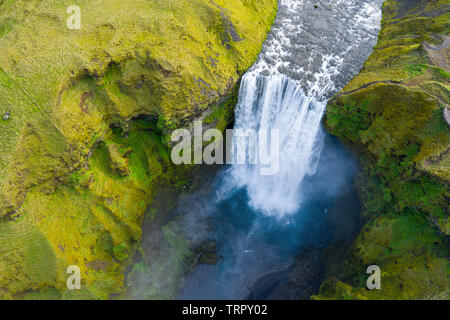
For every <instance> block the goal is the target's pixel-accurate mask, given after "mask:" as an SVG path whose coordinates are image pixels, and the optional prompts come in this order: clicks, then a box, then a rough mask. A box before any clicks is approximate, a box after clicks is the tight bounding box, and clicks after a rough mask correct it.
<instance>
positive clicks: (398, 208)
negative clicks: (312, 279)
mask: <svg viewBox="0 0 450 320" xmlns="http://www.w3.org/2000/svg"><path fill="white" fill-rule="evenodd" d="M449 21H450V13H449V12H448V1H406V0H387V1H386V2H385V3H384V7H383V21H382V30H381V32H380V35H379V39H378V43H377V45H376V47H375V49H374V52H373V53H372V55H371V56H370V58H369V59H368V61H367V62H366V63H365V65H364V68H363V69H362V70H361V72H360V74H359V75H357V76H356V77H355V78H354V79H353V80H352V81H351V82H350V83H349V84H348V85H347V86H346V88H344V89H343V90H342V92H341V93H339V94H338V95H337V96H336V97H335V98H334V99H333V100H331V101H330V103H329V105H328V109H327V112H326V117H325V119H324V124H325V126H326V127H327V129H328V130H329V132H331V133H332V134H334V135H336V136H338V137H340V138H341V140H342V141H344V143H346V144H347V145H348V146H349V147H350V148H351V149H353V150H354V151H355V153H356V154H357V155H358V157H359V159H360V162H361V165H362V172H361V174H360V176H359V178H358V186H359V189H360V192H361V198H362V201H363V206H364V210H363V217H362V219H363V223H365V225H364V227H363V228H362V230H361V232H360V234H359V236H358V237H357V239H356V240H355V241H354V243H353V245H352V246H351V247H350V248H349V250H348V251H346V252H342V254H341V256H344V258H343V261H330V264H331V265H330V268H329V269H328V271H327V273H328V275H329V276H330V278H328V279H327V280H326V281H325V282H324V283H323V285H322V287H321V290H320V294H319V295H318V296H314V297H313V298H317V299H354V298H358V299H425V298H429V299H445V298H448V294H449V292H448V285H447V283H448V282H447V281H448V277H449V274H450V273H449V270H450V269H449V263H448V254H449V251H448V242H447V239H448V238H447V237H448V234H449V221H448V215H449V212H448V209H449V208H448V203H449V179H450V159H449V157H448V154H449V145H450V134H449V127H448V126H447V124H446V123H445V121H444V118H443V116H442V112H443V108H445V105H447V106H448V105H449V104H450V91H449V89H450V88H449V70H448V69H447V70H444V69H443V68H440V67H438V66H436V65H433V63H432V61H431V59H430V57H429V56H428V54H427V52H426V50H425V49H424V47H423V45H422V44H423V42H424V41H427V42H428V43H435V44H437V43H439V42H441V41H442V37H443V36H445V35H447V36H448V32H449V30H450V22H449ZM446 54H447V57H448V49H447V53H446ZM447 66H448V65H447ZM374 81H381V82H380V83H373V82H374ZM372 264H376V265H379V266H380V268H381V272H382V288H381V290H373V291H369V290H367V289H366V279H367V277H368V275H367V274H366V268H367V267H368V266H369V265H372Z"/></svg>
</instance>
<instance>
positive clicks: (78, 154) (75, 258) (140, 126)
mask: <svg viewBox="0 0 450 320" xmlns="http://www.w3.org/2000/svg"><path fill="white" fill-rule="evenodd" d="M73 4H76V5H78V6H80V8H81V11H82V16H81V18H82V25H81V30H69V29H67V28H66V19H67V17H68V14H66V8H67V7H68V6H69V5H73ZM275 13H276V1H275V0H233V1H223V0H215V1H211V0H164V1H157V0H129V1H124V0H109V1H102V0H95V1H87V0H85V1H83V0H79V1H75V2H73V1H39V0H31V1H29V0H27V1H25V0H4V1H0V52H1V55H0V113H1V114H2V115H3V114H4V113H5V112H6V111H10V112H11V118H10V119H9V120H0V135H1V138H2V139H1V142H0V298H39V297H40V298H108V297H112V296H118V297H121V296H123V293H124V290H123V270H124V265H125V262H126V261H127V258H128V256H129V255H130V253H131V251H132V248H133V244H135V243H136V242H137V241H138V240H139V239H140V237H141V227H140V223H141V220H142V216H143V213H144V212H145V210H146V208H147V207H148V205H149V203H150V202H151V199H152V195H153V194H154V192H155V190H156V189H158V188H161V187H164V185H168V184H170V185H172V186H173V187H175V188H176V187H181V186H184V185H186V184H188V183H189V176H188V174H187V173H186V171H185V170H184V168H178V167H174V166H172V165H171V163H170V161H169V158H168V155H169V152H168V150H167V145H166V143H165V139H166V133H167V132H169V129H170V128H173V127H179V126H182V125H187V124H188V123H189V122H190V121H191V120H192V119H194V118H197V117H200V116H202V114H204V113H205V111H208V110H209V109H210V108H209V107H210V106H214V108H213V113H212V115H210V116H209V117H208V119H209V122H214V120H215V119H214V117H215V116H218V117H222V118H219V119H216V120H217V121H218V126H220V127H223V126H224V123H223V122H224V121H226V120H224V119H226V117H227V115H226V113H225V112H220V109H221V108H223V109H226V110H228V109H229V108H228V106H227V103H224V104H222V105H219V106H216V104H217V103H218V101H219V99H220V100H224V99H221V98H222V97H225V96H227V95H230V94H232V93H233V89H234V88H235V86H236V83H237V81H238V79H239V77H240V75H241V74H242V73H243V72H244V71H245V70H246V69H247V68H248V67H249V66H250V65H251V64H252V63H253V61H254V60H255V58H256V56H257V54H258V52H259V50H260V47H261V44H262V42H263V41H264V39H265V36H266V33H267V32H268V30H269V28H270V25H271V23H272V21H273V19H274V17H275ZM144 116H145V117H144ZM137 117H140V118H137ZM72 264H75V265H78V266H80V268H81V271H82V284H83V290H81V291H69V290H66V289H65V278H66V274H65V270H66V268H67V266H69V265H72Z"/></svg>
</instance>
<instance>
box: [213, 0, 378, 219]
mask: <svg viewBox="0 0 450 320" xmlns="http://www.w3.org/2000/svg"><path fill="white" fill-rule="evenodd" d="M382 2H383V1H382V0H323V1H314V2H311V1H306V0H281V1H280V3H279V12H278V17H277V19H276V21H275V24H274V26H273V28H272V31H271V33H270V35H269V37H268V39H267V41H266V43H265V44H264V46H263V49H262V52H261V54H260V56H259V58H258V60H257V62H256V63H255V65H254V66H253V67H252V68H251V70H249V71H248V72H247V73H246V74H245V75H244V77H243V79H242V83H241V88H240V93H239V102H238V105H237V108H236V112H235V116H236V121H235V128H236V129H244V130H245V129H254V130H259V129H279V132H280V152H279V154H280V170H279V172H278V173H277V174H276V175H273V176H262V175H260V170H259V167H258V166H254V165H234V166H232V167H231V168H230V169H229V171H228V172H227V175H226V179H225V181H224V182H223V186H224V189H223V190H219V193H221V194H227V195H229V194H230V191H231V190H238V189H241V188H246V190H247V193H248V197H249V205H250V206H251V207H252V208H253V209H254V210H257V211H260V212H263V213H264V214H266V215H270V216H275V217H277V218H282V217H284V216H285V215H288V214H292V213H295V212H297V211H298V210H299V208H300V207H301V203H302V190H301V186H302V182H303V180H304V178H305V177H306V176H307V175H312V174H314V173H315V171H316V170H315V168H316V165H317V162H318V159H319V157H320V151H321V149H322V145H323V139H322V138H323V132H322V129H321V127H320V121H321V119H322V116H323V113H324V111H325V107H326V101H327V99H328V98H329V97H330V96H331V95H332V94H334V93H335V92H336V91H338V90H340V89H341V88H342V87H343V86H344V85H345V83H346V82H347V81H349V80H350V79H351V77H352V76H353V75H354V74H356V73H357V72H358V71H359V69H360V68H361V67H362V63H363V62H364V61H365V60H366V59H367V57H368V56H369V54H370V52H371V50H372V47H373V45H374V44H375V43H376V37H377V33H378V31H379V27H380V20H381V9H380V7H381V4H382ZM315 5H317V8H315ZM248 148H253V146H249V147H248Z"/></svg>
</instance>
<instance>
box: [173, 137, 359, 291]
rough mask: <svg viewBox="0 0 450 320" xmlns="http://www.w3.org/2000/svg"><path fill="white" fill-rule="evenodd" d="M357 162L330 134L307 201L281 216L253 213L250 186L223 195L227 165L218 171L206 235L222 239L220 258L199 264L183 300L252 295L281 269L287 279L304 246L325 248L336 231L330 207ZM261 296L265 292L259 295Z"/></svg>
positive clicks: (219, 241)
mask: <svg viewBox="0 0 450 320" xmlns="http://www.w3.org/2000/svg"><path fill="white" fill-rule="evenodd" d="M356 170H357V164H356V162H355V160H354V159H353V158H352V156H351V155H350V154H349V153H348V152H347V151H346V150H345V149H344V148H343V147H342V146H341V145H340V143H339V142H338V141H337V140H336V139H334V138H332V137H330V136H326V137H325V148H324V151H323V153H322V155H321V158H320V160H319V164H318V170H317V172H316V174H314V175H313V176H311V177H308V178H306V180H305V181H304V183H303V189H304V191H305V192H304V202H303V204H302V206H301V209H300V210H298V211H297V212H295V213H293V214H290V215H286V216H285V217H283V218H281V219H278V218H276V217H273V216H268V215H267V214H265V213H263V212H258V211H254V210H253V209H252V208H251V207H250V206H249V205H248V200H249V199H248V195H247V192H246V189H245V188H242V189H236V190H233V192H232V193H231V194H229V195H227V196H226V197H225V198H223V196H222V195H221V192H220V190H221V188H222V186H223V183H224V180H226V179H227V174H228V173H227V169H225V170H222V171H221V172H219V173H218V175H217V177H216V181H215V184H214V188H213V192H212V194H216V201H215V204H214V206H212V207H210V208H208V212H209V214H207V215H205V216H204V218H203V222H204V223H207V224H208V226H209V228H208V229H209V232H208V233H206V234H204V237H205V239H206V238H208V239H212V240H215V241H216V243H217V249H218V256H219V261H218V263H217V264H216V265H214V266H211V265H204V264H203V265H199V266H198V267H197V268H196V269H195V270H194V272H193V274H192V275H191V276H189V277H188V279H187V281H186V285H185V288H184V289H183V291H182V293H181V294H180V296H179V297H178V298H179V299H247V298H249V296H250V294H251V291H252V289H251V288H252V286H253V285H254V284H255V283H256V282H257V281H258V279H260V278H261V277H263V276H265V275H268V274H272V273H277V272H278V273H280V277H275V279H276V280H274V281H275V282H276V283H268V284H267V287H268V288H269V289H268V291H267V292H266V293H263V296H262V297H264V295H269V294H270V287H271V286H275V285H277V284H279V283H280V282H282V281H284V280H285V279H284V278H285V277H286V276H287V274H286V275H284V276H283V271H285V270H287V269H289V267H290V266H291V265H292V263H293V262H294V259H295V258H296V257H297V256H298V255H299V254H300V253H301V252H302V251H304V250H306V249H310V248H314V249H315V250H318V251H320V252H321V251H322V250H323V249H324V248H325V247H326V245H327V243H328V242H329V240H330V238H331V237H332V235H333V227H332V226H331V225H330V224H329V223H328V222H327V216H328V212H329V209H330V207H331V206H332V204H333V202H334V201H335V199H336V197H337V196H339V195H341V194H342V192H343V190H348V188H346V186H348V185H351V184H352V180H353V177H354V175H355V173H356ZM259 296H260V297H261V294H259Z"/></svg>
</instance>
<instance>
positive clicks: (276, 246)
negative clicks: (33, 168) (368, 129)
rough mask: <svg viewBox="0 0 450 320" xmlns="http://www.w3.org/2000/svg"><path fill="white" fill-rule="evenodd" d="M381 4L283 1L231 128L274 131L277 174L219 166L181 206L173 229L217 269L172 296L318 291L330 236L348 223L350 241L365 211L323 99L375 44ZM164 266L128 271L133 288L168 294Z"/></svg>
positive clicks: (277, 295) (200, 273) (352, 165)
mask: <svg viewBox="0 0 450 320" xmlns="http://www.w3.org/2000/svg"><path fill="white" fill-rule="evenodd" d="M382 2H383V1H382V0H318V1H314V2H312V1H307V0H280V1H279V9H278V15H277V18H276V20H275V23H274V25H273V27H272V30H271V32H270V34H269V35H268V37H267V40H266V42H265V43H264V45H263V48H262V51H261V53H260V55H259V57H258V60H257V61H256V63H255V64H254V65H253V67H252V68H251V69H250V70H248V71H247V73H246V74H245V75H244V76H243V78H242V81H241V86H240V91H239V99H238V104H237V106H236V109H235V124H234V126H235V129H245V130H248V129H254V130H259V129H277V130H278V131H279V171H278V172H277V173H276V174H275V175H267V176H263V175H261V174H260V170H259V168H258V166H257V165H250V164H247V165H239V164H236V165H231V166H223V167H222V168H221V169H220V170H218V171H217V172H216V173H215V178H214V182H213V183H211V184H208V186H207V190H203V191H201V192H198V193H196V194H193V195H190V196H187V197H183V198H182V199H181V200H180V203H179V205H178V207H177V209H176V210H175V211H176V215H178V216H179V219H178V225H179V226H181V227H180V228H179V229H178V230H179V231H180V233H182V235H183V237H185V238H186V239H189V240H190V241H194V240H195V241H199V240H202V239H203V240H211V241H212V242H213V243H214V250H215V254H216V256H217V261H215V260H216V259H212V260H213V262H216V263H215V264H205V263H203V264H202V263H200V264H199V265H198V266H196V267H195V269H194V270H193V272H192V273H191V274H190V275H188V276H187V277H186V278H185V279H184V280H183V284H184V285H183V286H182V288H181V292H180V293H179V294H178V299H308V298H309V296H311V295H313V294H316V293H317V291H318V286H319V285H320V282H321V280H322V277H323V261H322V253H323V250H324V249H325V248H326V246H327V244H328V243H329V242H330V240H331V239H332V237H333V235H334V228H335V227H336V225H337V224H341V225H342V224H344V225H347V228H348V232H349V234H350V233H352V232H353V230H354V229H355V228H356V227H357V221H358V216H359V210H360V208H359V202H358V199H357V197H356V195H355V191H354V188H353V179H354V176H355V174H356V172H357V170H358V165H357V162H356V160H354V159H353V157H352V156H351V155H350V154H349V153H348V152H347V151H346V150H345V149H344V148H343V146H342V145H341V144H340V143H339V141H337V140H336V139H335V138H333V137H331V136H330V135H328V134H327V133H326V132H325V131H324V130H323V128H322V127H321V119H322V116H323V114H324V111H325V107H326V102H327V100H328V99H329V98H330V97H331V96H332V95H333V94H335V93H336V92H337V91H339V90H340V89H342V88H343V87H344V86H345V84H346V83H347V82H348V81H349V80H350V79H351V78H352V77H353V76H354V75H355V74H357V73H358V71H359V70H360V68H361V67H362V65H363V63H364V61H365V60H366V59H367V58H368V57H369V55H370V53H371V51H372V48H373V46H374V45H375V44H376V40H377V34H378V32H379V29H380V20H381V5H382ZM249 147H251V146H249ZM337 220H343V221H337ZM344 238H345V237H344ZM347 238H348V237H347ZM173 246H176V244H172V247H173ZM168 247H170V246H168ZM179 251H180V249H179V248H177V252H179ZM172 258H173V257H172ZM170 260H171V261H172V262H170V263H173V262H174V261H176V260H177V259H170ZM210 260H211V259H210ZM177 261H179V259H178V260H177ZM170 263H169V262H167V263H165V264H160V263H159V264H158V268H154V270H153V271H152V272H151V273H152V274H153V276H152V277H153V278H152V279H150V280H149V279H144V276H143V275H142V274H141V275H140V276H136V275H135V276H136V277H137V278H138V279H139V281H137V282H139V283H140V284H141V285H142V286H145V284H146V283H147V284H148V283H153V286H154V283H155V282H159V283H161V285H159V286H157V288H158V289H156V290H164V287H165V282H164V281H163V280H162V279H161V278H164V277H169V276H170V275H168V274H167V273H168V272H169V270H171V268H172V270H173V266H172V265H170ZM156 269H158V270H156ZM139 277H140V278H139ZM135 282H136V281H135ZM142 290H144V291H145V288H144V289H143V288H141V290H140V292H141V291H142ZM135 298H139V295H138V296H135Z"/></svg>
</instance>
